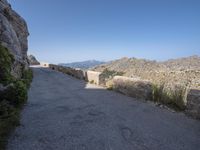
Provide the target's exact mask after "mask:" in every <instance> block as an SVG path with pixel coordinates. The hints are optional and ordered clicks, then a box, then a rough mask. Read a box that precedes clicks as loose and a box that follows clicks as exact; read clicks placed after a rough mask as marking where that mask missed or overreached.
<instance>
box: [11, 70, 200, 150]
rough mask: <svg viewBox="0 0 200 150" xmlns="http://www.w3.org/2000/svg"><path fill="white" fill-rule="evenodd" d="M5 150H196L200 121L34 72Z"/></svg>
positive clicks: (48, 72)
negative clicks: (16, 125)
mask: <svg viewBox="0 0 200 150" xmlns="http://www.w3.org/2000/svg"><path fill="white" fill-rule="evenodd" d="M7 149H8V150H199V149H200V121H197V120H193V119H190V118H188V117H187V116H185V115H184V114H183V113H173V112H170V111H169V110H166V109H162V108H159V107H156V106H154V104H152V103H145V102H142V101H140V100H136V99H133V98H130V97H127V96H124V95H121V94H119V93H115V92H112V91H107V90H105V89H103V88H100V87H97V86H94V85H89V84H86V83H85V82H84V81H81V80H77V79H75V78H73V77H70V76H67V75H64V74H62V73H59V72H55V71H51V70H49V69H44V68H34V80H33V82H32V86H31V88H30V91H29V99H28V103H27V105H26V106H25V108H24V110H23V111H22V115H21V126H19V127H17V129H16V131H15V132H14V133H13V135H12V136H11V138H10V140H9V143H8V148H7Z"/></svg>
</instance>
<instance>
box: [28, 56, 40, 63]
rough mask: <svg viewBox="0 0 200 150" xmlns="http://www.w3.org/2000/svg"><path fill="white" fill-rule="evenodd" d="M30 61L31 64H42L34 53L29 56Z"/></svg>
mask: <svg viewBox="0 0 200 150" xmlns="http://www.w3.org/2000/svg"><path fill="white" fill-rule="evenodd" d="M28 61H29V64H30V65H40V62H39V61H38V60H37V59H36V58H35V56H33V55H29V56H28Z"/></svg>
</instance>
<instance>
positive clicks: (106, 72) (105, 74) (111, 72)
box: [101, 68, 124, 79]
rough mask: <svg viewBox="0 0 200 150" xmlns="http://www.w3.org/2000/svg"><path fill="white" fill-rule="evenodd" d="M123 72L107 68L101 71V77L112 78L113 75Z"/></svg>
mask: <svg viewBox="0 0 200 150" xmlns="http://www.w3.org/2000/svg"><path fill="white" fill-rule="evenodd" d="M123 74H124V72H117V71H114V70H108V69H107V68H106V69H104V71H103V72H102V73H101V75H102V77H104V78H105V79H106V78H107V79H109V78H113V77H114V76H122V75H123Z"/></svg>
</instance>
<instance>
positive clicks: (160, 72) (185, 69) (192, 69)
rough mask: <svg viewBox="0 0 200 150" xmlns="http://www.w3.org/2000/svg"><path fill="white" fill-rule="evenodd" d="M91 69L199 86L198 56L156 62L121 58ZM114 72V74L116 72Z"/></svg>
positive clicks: (164, 82) (199, 61)
mask: <svg viewBox="0 0 200 150" xmlns="http://www.w3.org/2000/svg"><path fill="white" fill-rule="evenodd" d="M92 70H93V71H99V72H103V73H104V74H109V73H110V72H116V73H120V74H122V73H123V76H127V77H136V78H138V77H139V78H141V79H147V80H150V81H152V82H153V83H155V84H159V85H162V84H165V85H169V86H170V85H175V83H176V84H179V85H184V87H187V86H188V85H190V86H191V87H194V88H200V80H199V79H200V57H199V56H190V57H185V58H179V59H171V60H168V61H164V62H157V61H152V60H146V59H137V58H121V59H118V60H114V61H111V62H108V63H106V64H102V65H99V66H96V67H93V68H92ZM116 73H115V74H116Z"/></svg>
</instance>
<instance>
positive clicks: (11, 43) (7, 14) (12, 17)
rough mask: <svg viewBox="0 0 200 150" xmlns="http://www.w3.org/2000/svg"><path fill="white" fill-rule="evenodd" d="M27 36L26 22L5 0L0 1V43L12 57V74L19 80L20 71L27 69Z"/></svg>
mask: <svg viewBox="0 0 200 150" xmlns="http://www.w3.org/2000/svg"><path fill="white" fill-rule="evenodd" d="M28 35H29V32H28V29H27V25H26V22H25V21H24V19H23V18H22V17H21V16H19V15H18V14H17V13H16V12H15V11H14V10H13V9H12V8H11V5H10V4H9V3H8V2H7V0H0V42H1V44H2V46H4V47H6V48H8V50H9V52H10V53H11V54H12V55H13V56H14V63H13V64H12V74H13V75H14V76H15V77H17V78H20V77H21V76H22V70H23V69H27V68H28V60H27V50H28V42H27V37H28Z"/></svg>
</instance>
